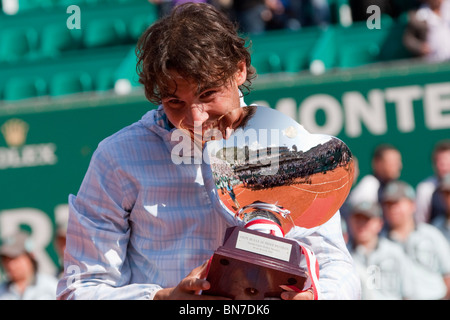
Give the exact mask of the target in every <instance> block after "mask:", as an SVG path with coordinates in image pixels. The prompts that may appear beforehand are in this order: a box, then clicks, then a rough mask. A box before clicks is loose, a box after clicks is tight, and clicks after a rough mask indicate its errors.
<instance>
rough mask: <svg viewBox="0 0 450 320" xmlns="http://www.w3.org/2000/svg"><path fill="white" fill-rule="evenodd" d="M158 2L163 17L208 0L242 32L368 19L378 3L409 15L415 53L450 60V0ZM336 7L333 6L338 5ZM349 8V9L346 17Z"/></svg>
mask: <svg viewBox="0 0 450 320" xmlns="http://www.w3.org/2000/svg"><path fill="white" fill-rule="evenodd" d="M149 1H150V2H152V3H155V4H157V5H158V8H159V15H160V16H164V15H166V14H167V13H168V12H169V11H170V10H171V9H172V8H173V6H176V5H178V4H181V3H184V2H208V3H211V4H213V5H215V6H216V7H218V8H221V9H222V10H223V11H224V12H225V13H226V14H228V15H229V16H230V17H231V18H232V19H233V20H234V21H236V22H237V23H238V25H239V27H240V30H241V31H242V32H243V33H246V34H250V35H254V34H261V33H264V32H265V31H269V30H278V29H289V30H298V29H301V28H303V27H309V26H319V27H326V26H328V25H330V24H336V23H337V22H338V21H337V20H338V18H337V14H335V12H340V13H339V14H340V15H343V16H347V17H346V19H347V20H349V21H347V22H346V23H347V24H348V23H351V22H352V21H355V22H357V21H366V20H367V19H368V18H369V17H370V15H371V14H373V11H369V12H368V8H369V6H372V5H376V6H377V7H378V8H379V9H380V11H379V12H380V14H381V15H387V16H390V17H391V18H393V19H397V18H399V17H400V16H402V15H406V16H407V20H408V26H407V28H406V31H405V34H404V39H403V43H404V45H405V47H406V48H407V49H408V50H409V51H410V52H411V54H412V55H413V56H418V57H424V58H426V59H427V60H428V61H431V62H436V61H446V60H449V59H450V0H348V7H347V8H346V9H347V10H343V9H342V8H340V7H339V8H337V6H338V4H339V1H329V0H239V1H235V0H194V1H192V0H190V1H189V0H149ZM333 6H334V7H333ZM344 12H348V14H347V15H346V14H345V13H344Z"/></svg>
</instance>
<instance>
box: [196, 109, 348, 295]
mask: <svg viewBox="0 0 450 320" xmlns="http://www.w3.org/2000/svg"><path fill="white" fill-rule="evenodd" d="M246 108H249V109H248V110H249V112H248V116H249V119H247V120H248V121H246V122H245V123H246V125H245V127H242V128H239V129H237V130H236V131H235V132H234V133H233V134H232V135H231V137H229V139H227V140H225V139H222V140H215V141H210V142H208V143H207V146H206V148H207V151H208V155H209V159H210V164H211V170H212V173H213V177H214V180H215V183H216V187H217V190H218V198H219V201H220V202H221V204H222V206H223V207H225V208H226V210H227V211H228V212H229V213H230V214H232V215H234V216H235V218H236V220H237V222H238V224H239V225H242V226H237V227H232V228H229V229H228V230H227V232H226V235H225V240H224V244H223V246H221V247H219V248H218V249H217V250H216V252H215V253H214V255H213V257H212V259H211V262H210V269H209V272H208V277H207V279H208V281H210V283H211V289H210V290H208V291H206V292H205V294H212V295H221V296H226V297H230V298H232V299H265V298H279V297H280V294H281V292H282V291H283V290H295V291H303V290H305V289H307V288H309V286H310V285H311V281H312V280H313V279H311V277H312V272H311V270H310V269H309V268H310V266H309V265H308V264H305V263H303V262H304V260H305V259H306V260H308V261H309V260H310V257H309V256H308V254H309V253H310V251H309V250H308V249H307V248H306V247H304V246H302V245H301V244H300V243H298V242H297V241H294V240H291V239H289V237H286V238H285V237H284V236H285V235H287V234H288V233H289V231H291V229H292V228H294V227H295V226H297V227H302V228H313V227H317V226H320V225H322V224H323V223H325V222H327V221H328V220H329V219H330V218H331V217H332V216H333V215H334V214H335V213H336V212H337V211H338V210H339V208H340V207H341V205H342V204H343V203H344V201H345V199H346V197H347V195H348V193H349V191H350V188H351V186H352V181H353V171H354V167H353V160H352V155H351V152H350V150H349V148H348V147H347V146H346V145H345V144H344V143H343V142H342V141H341V140H339V139H337V138H335V137H332V136H329V135H323V134H310V133H309V132H308V131H306V130H305V129H304V128H303V127H302V126H301V125H300V124H298V123H297V122H296V121H294V120H293V119H291V118H290V117H288V116H286V115H284V114H282V113H281V112H278V111H276V110H273V109H271V108H266V107H257V106H248V107H246ZM305 265H307V267H305ZM316 271H317V270H316Z"/></svg>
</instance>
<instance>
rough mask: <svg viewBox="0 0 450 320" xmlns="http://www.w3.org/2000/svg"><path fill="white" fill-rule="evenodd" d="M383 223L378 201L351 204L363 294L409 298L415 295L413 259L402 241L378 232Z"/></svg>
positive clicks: (351, 226) (355, 257) (351, 227)
mask: <svg viewBox="0 0 450 320" xmlns="http://www.w3.org/2000/svg"><path fill="white" fill-rule="evenodd" d="M382 227H383V218H382V212H381V207H380V205H379V204H378V203H377V202H375V203H370V202H361V203H359V204H355V205H354V206H353V207H352V208H351V211H350V218H349V230H350V232H351V234H352V243H351V249H350V253H351V255H352V257H353V261H354V263H355V266H356V269H357V271H358V274H359V277H360V279H361V298H362V299H363V300H373V299H376V300H379V299H383V300H384V299H396V300H398V299H407V298H409V297H410V296H412V292H411V290H412V288H411V287H410V286H409V284H410V279H409V277H410V275H409V269H408V267H409V265H410V260H409V258H408V257H407V256H406V254H405V253H404V252H403V250H402V248H401V247H400V246H399V245H398V244H396V243H394V242H392V241H390V240H389V239H386V238H383V237H381V238H380V237H379V236H378V235H379V233H380V231H381V229H382Z"/></svg>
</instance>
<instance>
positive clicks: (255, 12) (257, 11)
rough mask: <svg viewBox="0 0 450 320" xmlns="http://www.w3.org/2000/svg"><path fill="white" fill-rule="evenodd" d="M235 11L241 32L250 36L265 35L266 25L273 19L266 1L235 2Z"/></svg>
mask: <svg viewBox="0 0 450 320" xmlns="http://www.w3.org/2000/svg"><path fill="white" fill-rule="evenodd" d="M233 11H234V14H235V19H236V21H237V22H238V24H239V29H240V31H241V32H243V33H248V34H261V33H264V32H265V30H266V23H267V22H268V21H269V20H270V19H271V18H272V13H271V12H270V9H269V8H268V7H267V5H266V0H239V1H236V0H235V1H233Z"/></svg>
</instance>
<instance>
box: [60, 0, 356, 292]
mask: <svg viewBox="0 0 450 320" xmlns="http://www.w3.org/2000/svg"><path fill="white" fill-rule="evenodd" d="M137 51H138V57H139V62H138V66H139V73H140V82H141V83H142V84H143V85H144V90H145V94H146V97H147V99H148V100H149V101H151V102H155V103H161V105H160V106H159V107H158V108H157V109H156V110H151V111H149V112H148V113H147V114H146V115H144V117H143V118H142V119H141V120H140V121H139V122H137V123H134V124H132V125H131V126H129V127H126V128H124V129H122V130H121V131H119V132H118V133H116V134H114V135H112V136H111V137H109V138H107V139H105V140H104V141H103V142H101V143H100V145H99V147H98V149H97V150H96V152H95V153H94V155H93V157H92V160H91V163H90V166H89V168H88V171H87V173H86V176H85V178H84V180H83V183H82V185H81V187H80V190H79V192H78V194H77V196H76V197H75V196H73V195H71V196H70V197H69V223H68V230H67V242H66V252H65V270H66V271H65V276H64V277H63V278H62V279H61V281H60V282H59V286H58V298H59V299H75V298H83V299H217V298H221V297H212V296H208V295H199V294H198V292H199V291H201V290H206V289H208V288H209V287H210V284H209V282H208V281H206V280H205V279H204V277H205V274H206V263H205V262H206V261H207V260H208V259H209V258H210V257H211V256H212V254H213V253H214V250H216V249H217V248H218V247H219V246H220V245H222V241H223V237H224V234H225V230H226V228H227V227H229V226H231V225H233V224H235V223H236V221H235V219H234V217H232V216H231V215H230V214H228V213H227V212H226V210H224V208H223V207H222V206H221V204H220V201H219V198H218V194H217V190H216V187H215V183H214V179H213V177H212V172H211V168H210V167H209V165H208V164H207V163H206V162H205V161H200V162H199V161H192V162H190V161H189V160H190V157H191V156H192V155H190V154H189V152H188V151H186V149H184V148H183V150H181V151H182V153H183V154H182V155H181V157H180V158H182V159H183V161H181V162H179V163H178V164H176V163H174V161H173V158H172V156H173V153H174V152H175V151H174V150H178V151H180V150H179V149H178V148H176V147H177V146H178V144H179V143H180V141H179V140H178V139H175V140H173V137H174V136H177V137H181V135H179V134H178V133H179V132H180V131H182V132H185V133H186V134H187V135H188V136H189V137H191V138H192V140H193V141H194V142H195V143H194V144H193V145H192V147H193V148H194V149H195V148H200V149H201V148H202V147H203V145H204V143H205V139H206V138H205V137H206V136H208V135H209V133H208V132H209V131H210V130H211V129H214V130H216V132H217V131H218V132H220V133H221V135H222V137H225V138H226V137H228V136H229V135H230V133H231V132H232V131H233V130H234V129H236V128H238V127H240V126H243V125H245V121H246V119H247V118H248V117H247V114H246V112H245V110H247V109H249V108H248V107H245V108H242V107H241V103H243V102H242V101H241V97H240V95H241V92H242V91H243V90H245V88H248V86H249V85H250V83H251V80H252V79H253V77H254V69H253V68H252V67H251V61H250V54H249V52H248V50H247V48H246V47H245V40H243V39H242V38H240V37H239V36H238V34H237V32H236V29H235V26H234V25H233V24H232V23H231V22H230V20H228V18H227V17H226V16H224V15H223V14H222V13H220V12H219V11H218V10H216V9H215V8H214V7H213V6H210V5H206V4H192V3H190V4H185V5H181V6H178V7H176V8H175V10H174V11H172V13H171V15H170V16H167V17H165V18H163V19H161V20H159V21H158V22H156V23H155V24H154V25H152V26H151V27H150V28H149V29H148V30H147V31H146V32H145V33H144V34H143V35H142V38H141V39H140V41H139V43H138V50H137ZM268 121H269V119H268ZM182 141H185V140H184V139H182ZM189 141H190V139H189ZM189 145H191V143H189ZM195 150H197V149H195ZM178 151H176V152H175V153H176V155H177V156H179V153H178ZM184 152H186V153H187V154H185V153H184ZM184 160H186V161H184ZM292 238H294V239H301V240H302V242H303V243H304V244H305V245H308V246H310V247H311V248H312V250H314V252H315V254H316V257H317V259H318V260H319V263H321V264H322V267H321V270H320V272H321V281H322V282H321V283H320V286H321V290H322V291H321V296H322V297H323V298H357V297H358V292H359V291H358V289H359V287H358V282H357V279H356V277H355V275H354V273H353V269H352V263H351V257H350V255H349V253H348V251H347V250H346V249H345V244H344V242H343V239H342V232H341V229H340V225H339V214H336V215H335V217H334V218H332V219H331V220H330V221H329V222H328V223H326V224H325V225H323V226H322V227H319V228H313V229H308V230H303V229H301V228H297V229H296V230H293V232H292ZM282 298H283V299H313V298H316V297H314V295H313V292H312V291H311V290H305V291H304V292H300V293H297V292H285V293H284V294H283V295H282Z"/></svg>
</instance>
